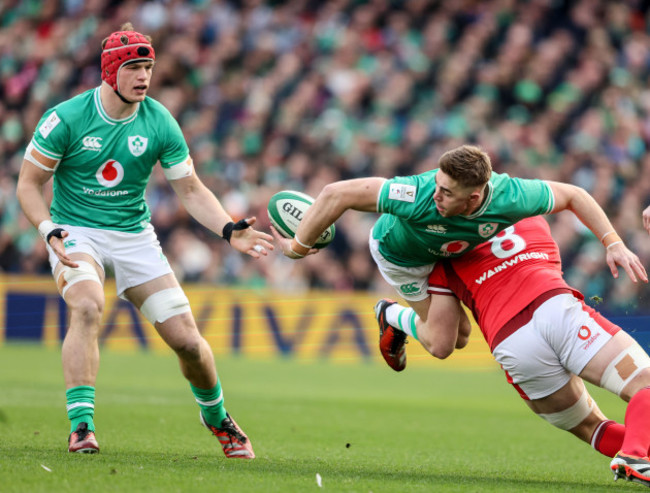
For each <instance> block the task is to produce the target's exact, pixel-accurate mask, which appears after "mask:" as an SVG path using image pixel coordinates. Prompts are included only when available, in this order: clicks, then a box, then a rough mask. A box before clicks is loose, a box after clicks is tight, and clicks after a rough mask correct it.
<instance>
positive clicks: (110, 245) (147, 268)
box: [47, 224, 172, 297]
mask: <svg viewBox="0 0 650 493" xmlns="http://www.w3.org/2000/svg"><path fill="white" fill-rule="evenodd" d="M61 227H62V228H63V229H65V230H66V231H67V232H68V233H69V235H68V236H67V237H66V238H65V240H64V241H65V243H64V244H65V251H66V253H67V254H70V253H77V252H80V253H86V254H88V255H90V256H91V257H92V258H93V259H94V260H95V262H97V264H99V266H100V267H101V268H102V269H104V272H112V273H113V274H114V275H115V284H116V290H117V294H118V296H120V297H122V293H124V291H125V290H127V289H128V288H131V287H133V286H138V285H140V284H143V283H145V282H148V281H151V280H153V279H156V278H158V277H161V276H164V275H166V274H169V273H171V272H172V269H171V267H170V266H169V262H167V258H166V257H165V255H164V254H163V251H162V248H161V247H160V242H159V241H158V237H157V236H156V233H155V232H154V229H153V226H152V225H151V224H149V225H148V226H147V227H146V228H145V229H144V230H142V231H140V232H139V233H125V232H123V231H113V230H108V229H96V228H84V227H81V226H69V225H65V224H64V225H61ZM47 250H48V253H49V259H50V265H51V266H52V273H53V274H54V269H56V266H57V264H58V263H59V258H58V257H57V256H56V255H55V253H54V251H53V250H52V249H51V248H50V246H49V245H48V246H47Z"/></svg>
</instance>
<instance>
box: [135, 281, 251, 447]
mask: <svg viewBox="0 0 650 493" xmlns="http://www.w3.org/2000/svg"><path fill="white" fill-rule="evenodd" d="M177 287H179V286H178V282H177V281H176V279H175V277H174V276H173V275H172V274H168V275H166V276H162V277H160V278H158V279H154V280H153V281H150V282H148V283H145V284H143V285H141V286H136V287H134V288H130V289H128V290H127V291H126V292H125V295H126V296H127V297H128V298H129V299H130V300H131V301H133V303H134V304H135V305H136V306H138V307H139V308H140V307H142V304H143V303H144V302H145V300H146V299H147V298H149V296H151V295H152V294H155V293H158V292H160V291H162V290H165V289H170V288H177ZM188 308H189V307H188ZM154 326H155V328H156V330H157V331H158V333H159V334H160V336H161V337H162V338H163V340H164V341H165V342H166V343H167V344H168V345H169V347H171V348H172V349H173V350H174V352H175V353H176V355H177V356H178V360H179V364H180V367H181V371H182V373H183V375H184V376H185V378H186V379H187V380H188V381H189V383H190V387H191V389H192V392H193V394H194V396H195V398H196V401H197V403H198V404H199V407H200V408H201V412H200V420H201V423H202V424H203V425H204V426H206V427H207V428H208V429H209V430H210V431H212V433H213V434H214V435H215V436H216V437H217V438H218V439H219V442H220V444H221V447H222V449H223V451H224V453H225V454H226V456H227V457H229V458H245V459H252V458H254V457H255V453H254V452H253V448H252V446H251V444H250V440H249V439H248V437H247V436H246V434H245V433H244V432H243V431H242V430H241V428H239V426H238V425H237V423H236V422H235V421H234V420H233V419H232V418H231V417H230V415H229V414H228V413H227V412H226V409H225V406H224V399H223V391H222V389H221V382H220V381H219V378H218V375H217V371H216V368H215V365H214V356H213V354H212V349H211V348H210V345H209V344H208V342H207V341H206V340H205V339H204V338H203V337H202V336H201V334H200V333H199V331H198V328H197V327H196V323H195V321H194V317H193V316H192V313H191V311H189V309H188V310H187V311H184V312H183V313H179V314H176V315H173V316H171V317H170V318H168V319H166V320H163V321H156V322H155V324H154Z"/></svg>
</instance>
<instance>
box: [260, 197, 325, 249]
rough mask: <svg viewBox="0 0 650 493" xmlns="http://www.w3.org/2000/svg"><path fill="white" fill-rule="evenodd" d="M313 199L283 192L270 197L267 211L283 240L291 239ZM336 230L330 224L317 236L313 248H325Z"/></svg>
mask: <svg viewBox="0 0 650 493" xmlns="http://www.w3.org/2000/svg"><path fill="white" fill-rule="evenodd" d="M313 203H314V199H313V198H312V197H310V196H309V195H307V194H304V193H301V192H294V191H291V190H283V191H282V192H278V193H276V194H275V195H273V196H272V197H271V199H270V200H269V205H268V207H267V211H268V213H269V220H270V221H271V224H272V225H273V227H274V228H275V229H277V230H278V233H280V234H281V235H282V236H284V237H285V238H293V237H294V235H295V234H296V230H297V229H298V225H299V224H300V221H302V218H303V217H304V216H305V212H307V209H309V206H310V205H311V204H313ZM335 232H336V228H335V227H334V225H333V224H332V225H331V226H330V227H329V228H327V229H326V230H325V231H323V233H322V234H321V235H320V236H319V238H318V241H317V242H316V244H315V245H314V248H325V247H326V246H327V245H329V244H330V243H331V242H332V240H333V239H334V234H335Z"/></svg>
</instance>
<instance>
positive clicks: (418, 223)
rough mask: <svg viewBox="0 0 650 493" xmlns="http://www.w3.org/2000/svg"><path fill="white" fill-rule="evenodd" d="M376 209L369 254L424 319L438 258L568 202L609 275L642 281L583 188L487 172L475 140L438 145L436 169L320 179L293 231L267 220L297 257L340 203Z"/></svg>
mask: <svg viewBox="0 0 650 493" xmlns="http://www.w3.org/2000/svg"><path fill="white" fill-rule="evenodd" d="M350 209H353V210H357V211H363V212H378V213H380V214H381V215H380V217H379V219H378V220H377V222H376V223H375V224H374V226H373V228H372V231H371V233H370V239H369V246H370V252H371V255H372V257H373V259H374V261H375V263H376V264H377V267H378V269H379V271H380V272H381V275H382V276H383V277H384V279H385V280H386V281H387V282H388V284H390V285H391V286H392V287H393V288H394V289H395V290H396V291H397V293H398V294H399V295H400V296H401V297H402V298H403V299H404V300H406V302H407V303H408V304H409V305H410V306H411V308H412V309H413V312H414V313H415V314H417V315H418V316H419V317H420V318H421V319H422V320H426V319H427V312H428V308H429V295H428V294H427V279H428V276H429V273H430V272H431V270H432V269H433V267H434V265H435V263H436V262H437V261H438V260H441V259H445V258H450V257H457V256H460V255H464V254H465V253H466V252H468V251H470V250H471V249H472V248H474V247H475V246H476V245H478V244H480V243H482V242H484V241H485V240H486V239H489V238H492V237H493V236H495V235H496V234H497V233H499V232H501V231H503V230H504V229H506V228H507V227H508V226H510V225H512V224H514V223H515V222H517V221H518V220H520V219H523V218H524V217H531V216H535V215H538V214H550V213H557V212H561V211H564V210H570V211H572V212H573V213H575V215H576V216H577V217H578V218H579V219H580V221H581V222H582V223H583V224H584V225H585V226H586V227H588V228H589V230H590V231H591V232H593V233H594V235H595V236H596V237H597V238H600V240H601V242H602V243H603V246H604V247H605V249H606V252H607V257H606V260H607V265H609V267H610V270H611V273H612V275H613V276H614V277H618V268H617V266H620V267H623V269H624V270H625V271H626V272H627V275H628V276H629V278H630V279H631V280H632V281H633V282H635V283H636V282H637V278H639V279H641V280H642V281H644V282H648V276H647V274H646V271H645V268H644V267H643V265H642V264H641V262H640V260H639V258H638V257H637V256H636V255H635V254H634V253H632V252H631V251H630V250H629V249H628V248H627V247H626V246H625V243H624V242H623V240H622V239H621V238H620V237H619V236H618V234H617V233H616V231H615V230H614V228H613V226H612V224H611V223H610V221H609V219H608V218H607V216H606V215H605V212H604V211H603V210H602V209H601V208H600V206H599V205H598V203H597V202H596V201H595V200H594V199H593V198H592V197H591V196H590V195H589V194H588V193H587V192H586V191H585V190H584V189H581V188H579V187H576V186H574V185H569V184H566V183H559V182H553V181H544V180H537V179H535V180H524V179H520V178H511V177H509V176H508V175H504V174H498V173H493V172H492V165H491V162H490V157H489V156H488V155H487V153H485V152H484V151H482V150H481V149H479V148H478V147H475V146H469V145H463V146H460V147H457V148H455V149H452V150H449V151H447V152H445V153H444V154H443V155H442V157H441V158H440V160H439V162H438V163H437V167H436V169H433V170H430V171H426V172H424V173H421V174H419V175H414V176H405V177H404V176H403V177H395V178H392V179H389V180H386V179H384V178H379V177H372V178H358V179H354V180H342V181H338V182H334V183H330V184H328V185H326V186H325V187H324V188H323V190H322V191H321V192H320V193H319V194H318V196H317V197H316V200H315V201H314V203H313V204H312V205H311V206H310V207H309V209H308V210H307V211H306V213H305V215H304V217H303V219H302V220H301V222H300V224H299V225H298V228H297V230H296V232H295V236H294V238H292V239H289V238H283V237H282V236H281V235H280V234H279V233H278V232H277V231H276V230H275V228H272V231H273V235H274V236H275V239H276V242H277V243H278V244H279V245H280V246H281V248H282V253H283V254H284V255H286V256H287V257H289V258H293V259H298V258H303V257H305V256H307V255H309V254H313V253H316V252H318V250H316V249H315V248H313V245H314V244H315V243H316V241H317V239H318V237H319V236H320V235H321V233H322V232H323V231H325V230H326V229H327V228H328V227H329V226H330V225H331V224H333V223H334V222H335V221H336V220H337V219H339V217H341V215H342V214H343V213H344V212H345V211H347V210H350Z"/></svg>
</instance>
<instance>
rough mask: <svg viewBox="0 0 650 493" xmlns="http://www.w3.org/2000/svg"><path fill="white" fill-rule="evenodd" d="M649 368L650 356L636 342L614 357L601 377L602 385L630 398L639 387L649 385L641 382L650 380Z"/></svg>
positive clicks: (624, 397)
mask: <svg viewBox="0 0 650 493" xmlns="http://www.w3.org/2000/svg"><path fill="white" fill-rule="evenodd" d="M649 368H650V357H648V355H647V353H646V352H645V351H644V350H643V348H642V347H641V346H639V344H638V343H636V342H635V343H633V344H631V345H630V346H628V347H627V348H625V349H623V351H621V352H620V353H619V354H618V355H617V356H616V357H615V358H613V359H612V361H611V362H610V363H609V365H608V366H607V368H605V371H604V372H603V376H602V377H601V378H600V386H601V387H602V388H604V389H607V390H609V391H610V392H613V393H614V394H616V395H619V396H621V397H622V398H623V399H626V400H629V399H630V398H631V396H632V395H634V394H635V393H636V391H637V390H638V389H640V388H642V387H644V386H647V385H648V383H646V385H640V383H642V382H648V381H649V380H650V377H648V369H649ZM649 383H650V382H649Z"/></svg>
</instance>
